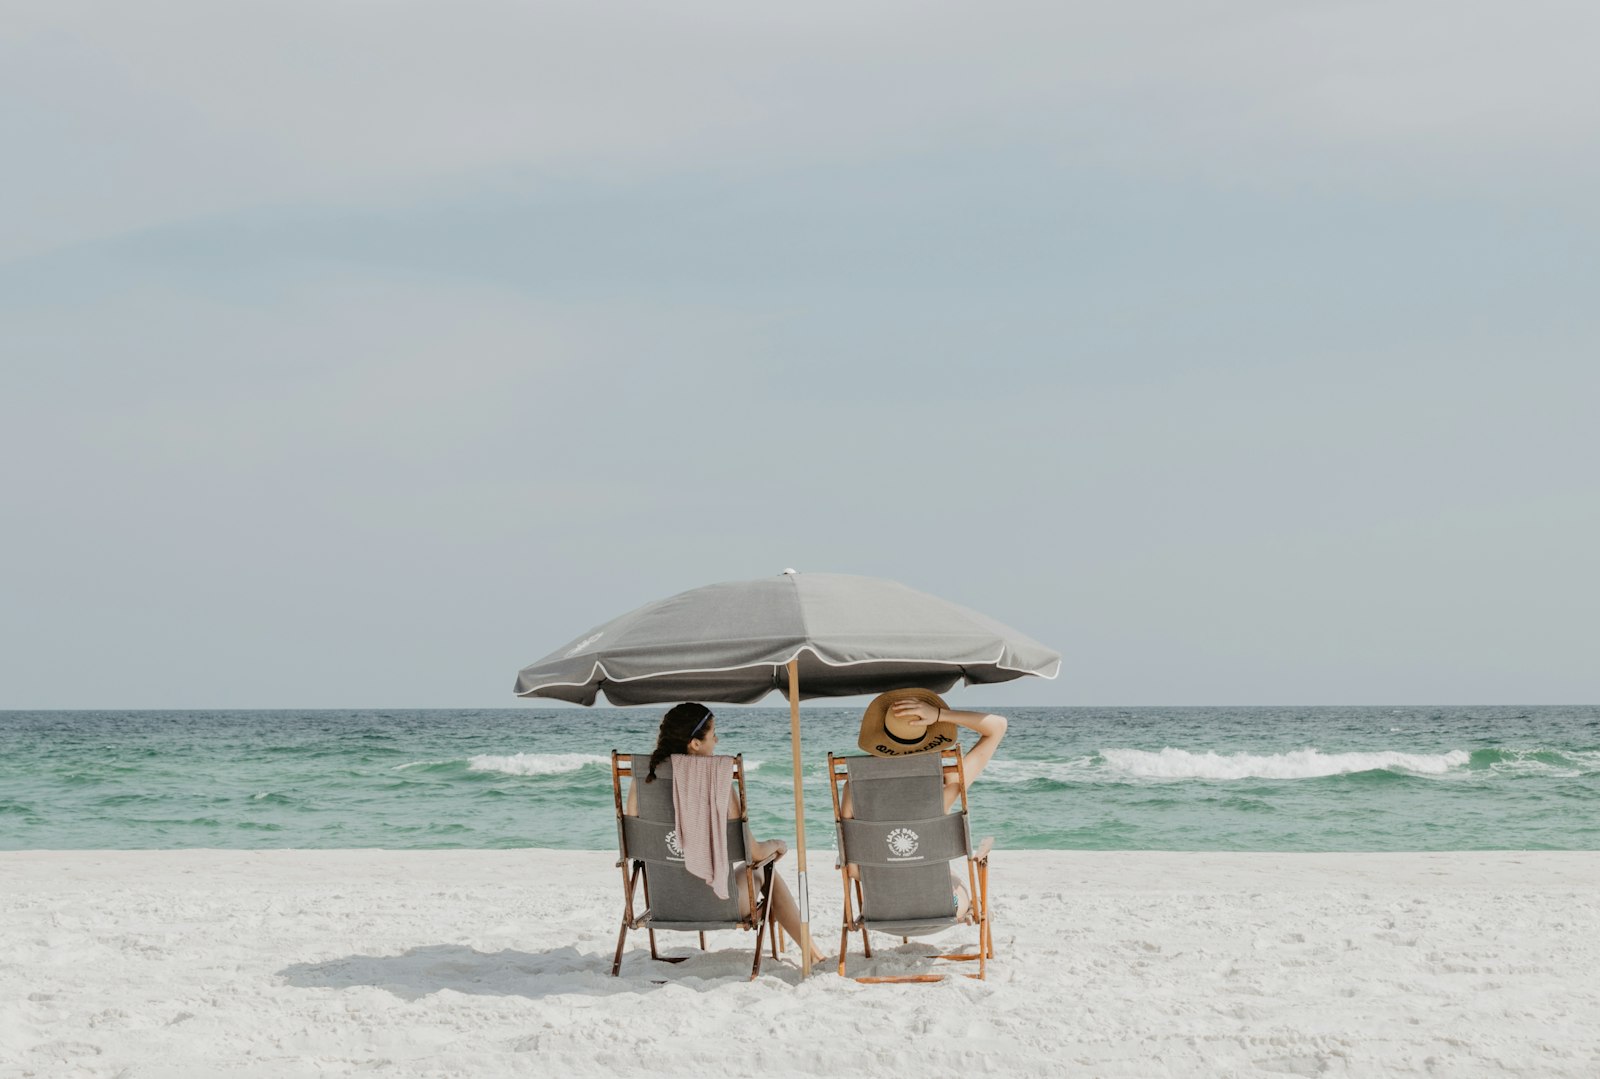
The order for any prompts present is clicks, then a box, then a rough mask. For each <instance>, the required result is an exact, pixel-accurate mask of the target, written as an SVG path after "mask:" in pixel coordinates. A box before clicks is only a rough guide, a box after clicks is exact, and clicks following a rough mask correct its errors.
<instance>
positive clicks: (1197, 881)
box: [0, 850, 1600, 1079]
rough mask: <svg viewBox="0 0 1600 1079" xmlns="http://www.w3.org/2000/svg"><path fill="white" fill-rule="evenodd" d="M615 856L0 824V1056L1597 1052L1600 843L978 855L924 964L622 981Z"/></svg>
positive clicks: (1018, 1060) (1438, 1065)
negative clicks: (979, 914) (961, 904)
mask: <svg viewBox="0 0 1600 1079" xmlns="http://www.w3.org/2000/svg"><path fill="white" fill-rule="evenodd" d="M613 860H614V858H613V856H612V855H609V854H605V853H599V852H594V853H585V852H572V851H547V850H513V851H459V852H457V851H426V852H395V851H370V850H368V851H215V850H204V851H120V852H95V851H70V852H45V851H23V852H7V853H0V1075H4V1076H7V1077H11V1076H23V1077H35V1076H37V1077H46V1076H48V1077H50V1079H66V1077H78V1076H81V1077H105V1079H112V1077H119V1079H155V1077H174V1079H176V1077H200V1076H226V1077H234V1076H239V1077H243V1076H252V1077H262V1079H269V1077H270V1079H284V1077H298V1076H340V1075H367V1074H376V1075H384V1076H416V1077H424V1076H426V1077H444V1076H477V1075H483V1076H489V1075H496V1076H498V1075H572V1076H586V1075H594V1076H602V1075H604V1076H610V1075H643V1074H669V1075H678V1074H685V1075H686V1074H692V1073H703V1074H708V1075H720V1074H730V1073H731V1074H747V1075H820V1074H836V1073H845V1072H850V1073H856V1074H872V1075H884V1076H908V1077H909V1076H926V1075H955V1074H959V1073H962V1072H964V1071H978V1072H995V1073H1015V1074H1022V1075H1042V1074H1071V1075H1086V1076H1139V1077H1147V1076H1165V1075H1181V1076H1207V1075H1351V1076H1372V1075H1442V1076H1480V1075H1481V1076H1502V1075H1525V1076H1585V1077H1591V1076H1595V1075H1600V853H1588V852H1584V853H1485V854H1480V853H1450V854H1232V853H1230V854H1193V853H1138V852H1114V853H1079V852H1071V851H1039V852H1015V851H1009V852H1000V853H998V854H997V855H996V865H995V870H994V887H995V896H996V898H995V914H996V923H995V925H996V929H995V939H996V945H997V948H998V951H999V958H998V960H997V961H996V962H995V963H993V964H992V965H991V967H990V976H989V980H988V981H987V982H984V983H980V982H975V981H970V980H967V979H964V978H955V979H952V980H948V981H945V982H943V983H940V984H937V985H861V984H857V983H856V982H854V981H847V980H842V979H840V978H839V977H837V976H836V975H835V974H834V973H833V972H832V970H831V968H823V970H822V971H821V972H820V973H818V974H816V975H815V976H814V977H812V978H811V979H810V980H809V981H807V982H805V983H804V984H798V982H799V978H798V971H797V967H796V964H795V958H794V957H795V955H796V952H795V950H794V949H792V948H791V950H790V953H789V958H788V959H787V960H786V961H785V962H782V963H771V962H770V961H769V964H768V965H767V967H766V968H765V970H764V971H763V974H762V976H761V978H760V979H758V980H757V981H755V982H749V981H747V980H746V977H745V974H746V973H747V970H748V956H749V953H748V950H747V949H748V947H749V944H750V941H751V938H750V937H749V936H748V935H746V934H742V933H738V932H730V933H722V934H714V935H713V936H712V938H711V944H712V947H713V949H714V950H713V951H711V952H709V953H706V954H696V955H695V956H694V957H693V958H692V959H690V960H689V961H688V962H686V963H683V964H680V965H676V966H674V965H668V964H658V963H653V962H651V961H650V959H649V957H648V953H647V952H646V951H645V950H644V949H645V939H644V937H643V935H642V934H638V935H634V936H631V937H630V951H629V954H628V957H627V959H626V961H625V963H624V966H623V976H622V977H620V978H615V979H614V978H611V977H609V976H608V973H607V972H608V968H609V962H610V956H611V951H612V948H613V946H614V943H615V939H616V928H617V919H618V916H619V914H620V909H621V887H620V883H619V876H618V873H617V871H616V869H615V868H614V867H613V864H612V863H613ZM785 861H786V862H787V861H792V858H791V859H786V860H785ZM811 880H812V908H813V910H812V916H813V924H814V926H815V927H816V929H817V931H818V935H819V939H820V941H821V942H822V944H823V946H824V947H825V948H826V949H827V950H829V951H830V952H831V951H832V950H834V949H835V948H836V947H837V941H838V929H837V918H838V916H839V914H838V912H839V898H838V883H837V880H838V878H837V877H836V876H835V875H834V873H833V871H832V870H831V868H830V867H829V862H828V860H827V856H826V855H825V854H824V855H821V856H817V857H814V859H813V873H812V878H811ZM968 938H970V934H967V935H966V936H965V937H960V938H959V939H958V935H957V934H954V933H952V934H950V935H948V936H947V937H946V938H944V939H947V940H949V941H950V942H951V943H959V942H960V940H964V939H968ZM663 939H664V940H667V941H668V942H669V946H670V947H672V948H674V949H675V950H676V951H677V952H678V953H679V954H682V952H683V951H684V950H685V949H686V948H687V946H688V945H689V944H690V943H691V938H689V937H685V936H676V937H666V936H664V937H663ZM882 944H883V945H884V947H883V950H882V952H881V954H880V956H879V958H877V959H875V960H873V961H872V962H870V963H868V962H865V961H863V960H861V959H860V958H859V953H857V957H856V958H855V959H854V960H853V961H852V973H856V972H858V971H859V972H867V971H869V970H871V971H875V972H879V973H882V972H889V971H909V970H924V969H927V965H926V964H924V963H923V962H922V961H920V960H918V959H916V958H914V955H915V954H916V953H918V952H920V951H921V950H922V948H921V946H920V945H916V944H914V945H912V946H911V947H903V946H901V945H900V944H899V942H898V941H894V942H890V941H888V940H884V941H882ZM966 966H967V964H961V965H960V967H966ZM944 969H957V968H956V966H955V965H951V964H946V965H945V967H944Z"/></svg>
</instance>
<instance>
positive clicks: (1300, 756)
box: [1100, 748, 1472, 779]
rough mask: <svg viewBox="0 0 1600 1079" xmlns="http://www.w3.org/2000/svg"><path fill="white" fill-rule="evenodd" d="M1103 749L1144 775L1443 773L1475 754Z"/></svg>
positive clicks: (1110, 764)
mask: <svg viewBox="0 0 1600 1079" xmlns="http://www.w3.org/2000/svg"><path fill="white" fill-rule="evenodd" d="M1100 755H1101V757H1102V758H1104V760H1105V763H1106V767H1107V768H1108V769H1110V770H1111V771H1113V772H1120V773H1122V774H1124V775H1129V776H1135V777H1137V778H1140V779H1316V778H1319V777H1322V776H1342V775H1353V774H1355V773H1358V772H1399V773H1403V774H1407V775H1419V776H1439V775H1444V774H1445V773H1446V772H1450V771H1453V770H1455V769H1458V768H1465V767H1466V766H1467V765H1468V763H1469V762H1470V761H1471V760H1472V755H1471V754H1469V753H1468V752H1467V751H1466V750H1462V749H1452V750H1450V751H1449V752H1448V753H1397V752H1394V751H1389V750H1385V751H1379V752H1368V753H1323V752H1322V751H1321V750H1317V749H1297V750H1294V751H1293V752H1291V753H1272V754H1265V755H1258V754H1254V753H1230V754H1222V753H1215V752H1207V753H1190V752H1189V751H1187V750H1183V749H1170V748H1169V749H1163V750H1161V751H1160V752H1159V753H1152V752H1149V751H1147V750H1142V749H1104V750H1101V751H1100Z"/></svg>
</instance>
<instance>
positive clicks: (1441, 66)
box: [0, 0, 1600, 255]
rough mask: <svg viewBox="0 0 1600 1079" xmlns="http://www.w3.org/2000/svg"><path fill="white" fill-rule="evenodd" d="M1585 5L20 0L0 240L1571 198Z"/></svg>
mask: <svg viewBox="0 0 1600 1079" xmlns="http://www.w3.org/2000/svg"><path fill="white" fill-rule="evenodd" d="M1597 30H1600V14H1597V13H1596V10H1595V9H1594V8H1593V7H1592V5H1587V4H1581V3H1567V2H1551V0H1544V2H1534V3H1530V4H1522V5H1517V6H1516V7H1515V8H1510V7H1506V6H1504V5H1497V4H1490V3H1473V4H1466V5H1463V4H1459V3H1444V2H1437V0H1430V2H1412V3H1403V4H1373V3H1362V4H1346V5H1338V6H1336V7H1323V8H1285V7H1283V6H1282V5H1279V4H1270V3H1260V2H1240V3H1232V4H1206V5H1193V4H1175V3H1144V4H1131V5H1116V6H1114V7H1104V6H1094V5H1054V4H1037V3H1011V4H1001V5H983V6H982V7H973V6H970V5H954V4H951V5H916V6H908V5H904V4H884V5H870V6H862V5H849V4H823V5H808V6H807V7H806V8H805V10H804V12H803V13H802V12H799V11H796V12H790V13H782V12H776V11H773V10H772V9H770V8H760V9H750V8H747V7H742V6H739V5H734V4H728V3H690V4H675V5H671V6H668V7H656V8H648V7H647V8H642V9H635V10H630V11H629V12H628V13H627V15H626V18H624V17H623V15H622V14H621V13H619V12H618V11H616V10H614V9H609V8H605V7H603V6H600V7H597V6H593V5H585V4H578V3H565V4H543V5H536V6H528V5H520V4H512V3H506V2H485V0H479V2H474V3H469V4H454V5H449V6H447V7H441V6H438V5H429V4H418V3H411V4H397V5H368V4H345V5H335V6H328V5H324V4H312V3H308V2H300V3H293V2H291V3H284V4H273V5H259V6H245V7H238V6H233V7H229V8H226V9H224V8H218V7H216V6H215V5H209V4H202V3H193V2H169V3H166V4H156V5H141V6H140V7H138V8H128V7H116V6H113V7H111V8H106V7H104V6H103V5H78V6H73V5H64V4H54V3H52V4H32V5H27V6H24V7H21V8H20V9H16V10H13V11H12V12H10V13H9V15H8V29H7V31H6V33H5V36H4V37H3V38H0V73H3V74H0V89H3V90H4V93H3V95H0V100H3V101H4V102H5V104H4V105H3V106H0V136H3V137H4V138H5V141H6V143H7V145H8V146H11V147H12V148H13V151H14V152H13V153H12V154H11V155H9V158H10V167H9V168H8V169H7V172H6V176H5V177H4V178H3V179H0V192H3V194H4V195H5V197H6V198H7V199H8V201H10V202H12V203H13V204H19V205H27V206H29V207H30V208H32V209H33V212H32V213H30V215H29V216H28V219H27V220H25V221H22V222H19V223H18V227H17V228H16V229H15V230H13V231H11V232H10V234H9V235H8V237H7V238H6V240H5V242H4V246H3V247H0V255H5V254H11V255H19V254H24V253H30V252H38V251H41V250H46V249H50V248H53V247H57V246H60V245H63V244H67V243H72V242H78V241H83V240H87V239H92V238H94V237H98V236H106V235H110V234H114V233H117V232H120V231H126V230H132V229H137V228H141V227H146V226H149V225H151V224H155V223H158V222H162V221H171V220H176V219H179V218H182V217H185V216H190V215H193V214H197V213H199V214H204V213H219V212H226V211H231V210H237V209H240V208H242V207H247V206H252V205H260V204H282V203H293V202H300V201H315V202H321V203H343V204H346V205H351V206H358V205H359V206H372V205H384V204H388V205H405V204H408V203H410V202H411V201H414V200H416V199H418V198H426V197H428V196H429V195H430V193H436V192H438V191H439V190H441V189H446V190H448V189H452V188H454V187H456V186H457V185H459V184H461V183H463V182H466V183H469V184H471V185H474V186H478V185H483V184H499V185H504V186H505V187H507V188H511V189H517V190H526V189H527V188H528V187H529V186H530V185H534V186H537V185H538V184H540V183H542V182H544V181H545V180H546V179H547V178H550V177H558V178H559V177H563V176H565V177H581V178H583V179H584V180H585V181H596V180H604V179H606V178H611V179H617V178H626V179H628V180H629V181H637V180H638V179H639V178H641V177H644V176H657V177H669V176H675V175H683V174H704V173H707V172H713V173H724V174H730V175H772V174H775V173H782V172H784V171H786V170H790V169H795V168H804V167H810V166H814V165H816V164H818V163H827V162H851V161H854V162H863V161H873V160H884V159H896V158H901V157H907V156H909V157H917V156H921V155H927V154H929V153H937V152H939V151H941V150H942V149H944V148H948V147H951V146H960V147H962V148H963V149H964V151H965V152H966V153H968V154H970V155H976V156H981V155H984V154H989V153H999V154H1006V153H1014V152H1017V151H1019V150H1021V151H1024V152H1027V153H1037V154H1051V155H1055V156H1056V157H1058V158H1059V159H1061V160H1063V161H1068V162H1071V163H1074V164H1075V165H1079V166H1089V167H1094V168H1100V169H1108V170H1112V171H1123V172H1129V173H1134V174H1140V175H1154V176H1161V177H1167V178H1171V177H1173V176H1184V177H1190V178H1193V179H1195V180H1199V181H1203V182H1205V183H1208V184H1213V185H1218V186H1223V187H1228V186H1235V187H1242V188H1245V189H1249V190H1269V191H1270V190H1280V191H1281V190H1285V189H1291V190H1292V189H1297V188H1302V187H1306V186H1311V187H1315V188H1321V189H1334V190H1343V189H1356V190H1363V191H1368V192H1379V193H1381V192H1385V191H1397V192H1401V193H1402V194H1406V193H1410V194H1414V193H1416V192H1418V191H1440V192H1445V191H1449V192H1458V193H1459V192H1475V193H1478V194H1481V195H1484V196H1486V197H1495V198H1507V197H1510V198H1529V197H1531V198H1534V199H1537V200H1548V199H1554V200H1558V201H1559V200H1568V201H1570V200H1572V199H1573V198H1574V197H1575V196H1576V195H1581V193H1583V192H1585V191H1587V190H1588V189H1589V188H1591V187H1592V185H1593V183H1594V181H1595V180H1596V179H1597V166H1600V145H1597V140H1596V137H1595V135H1594V134H1593V133H1594V132H1595V131H1597V130H1600V92H1597V91H1600V75H1597V74H1596V69H1595V67H1594V65H1593V64H1592V63H1591V62H1590V57H1589V50H1588V49H1587V45H1586V43H1587V42H1589V41H1592V40H1593V39H1594V36H1595V33H1596V31H1597Z"/></svg>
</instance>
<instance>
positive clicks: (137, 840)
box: [0, 706, 1600, 851]
mask: <svg viewBox="0 0 1600 1079" xmlns="http://www.w3.org/2000/svg"><path fill="white" fill-rule="evenodd" d="M717 711H718V730H719V733H720V735H721V743H720V748H721V749H723V750H724V751H725V752H740V753H743V754H744V756H745V759H746V763H747V766H748V767H749V768H751V769H752V771H751V773H750V792H751V802H752V809H753V814H752V815H753V824H754V827H755V830H756V832H757V833H758V834H760V835H763V836H782V835H787V836H792V835H793V825H792V820H793V795H792V788H791V783H790V774H789V773H790V756H789V740H788V711H787V709H782V708H779V709H772V708H732V707H724V708H719V709H718V710H717ZM1008 714H1009V716H1010V719H1011V727H1010V732H1009V734H1008V736H1007V738H1006V742H1005V744H1004V746H1003V747H1002V748H1001V753H1000V756H999V758H997V759H996V761H995V762H994V764H993V765H991V767H990V770H989V771H988V772H987V773H986V774H985V775H984V777H983V778H982V780H981V781H980V782H979V783H978V784H977V786H976V787H975V789H974V792H973V816H974V825H975V828H976V829H977V831H978V832H979V834H984V835H989V834H992V835H994V836H995V837H996V840H997V843H999V844H1000V845H1002V846H1004V847H1007V848H1019V847H1049V848H1067V849H1095V850H1141V849H1166V850H1277V851H1327V850H1369V851H1380V850H1479V849H1562V850H1577V849H1582V850H1594V849H1600V707H1592V706H1588V707H1570V708H1549V707H1541V708H1133V709H1096V708H1022V709H1010V710H1008ZM660 715H661V710H660V709H654V708H651V709H616V708H602V709H594V710H579V709H562V710H554V709H549V710H537V709H527V708H519V709H507V710H459V711H454V710H429V711H357V712H340V711H274V712H264V711H251V712H0V849H10V850H15V849H69V848H78V849H85V848H91V849H92V848H123V849H127V848H170V847H385V848H435V847H469V848H491V847H527V846H532V847H568V848H578V849H604V848H610V847H612V846H613V845H614V844H615V841H616V831H615V825H614V817H613V812H612V798H611V788H610V769H609V764H608V758H607V756H606V754H608V753H609V751H610V750H611V749H612V748H613V747H615V748H619V749H623V750H625V751H637V752H648V751H649V750H650V748H651V746H652V745H653V743H654V735H655V729H656V725H657V723H658V722H659V718H660ZM803 716H804V737H805V744H804V753H805V761H806V767H807V778H806V798H807V803H808V805H807V829H808V838H809V840H810V845H811V846H812V847H813V848H826V847H830V846H831V845H832V827H831V820H830V816H829V801H828V793H827V785H826V783H825V781H824V780H823V778H822V773H823V769H824V760H825V756H826V754H827V752H828V751H830V750H832V751H834V752H840V753H846V752H854V751H855V735H856V728H857V724H858V722H859V716H860V711H859V706H858V707H856V708H835V707H825V706H824V707H814V708H813V707H810V706H807V707H806V708H805V709H804V710H803ZM969 739H970V736H969Z"/></svg>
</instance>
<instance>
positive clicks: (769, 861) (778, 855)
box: [750, 850, 784, 870]
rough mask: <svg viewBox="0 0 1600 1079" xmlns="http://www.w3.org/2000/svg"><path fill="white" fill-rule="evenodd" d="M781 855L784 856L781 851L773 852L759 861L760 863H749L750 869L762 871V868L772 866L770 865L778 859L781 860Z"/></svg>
mask: <svg viewBox="0 0 1600 1079" xmlns="http://www.w3.org/2000/svg"><path fill="white" fill-rule="evenodd" d="M783 855H784V852H783V851H781V850H775V851H773V852H772V853H771V854H769V855H767V856H766V857H765V858H763V859H761V861H759V862H751V863H750V868H751V869H752V870H756V869H764V868H766V867H767V866H769V865H772V864H774V863H775V862H777V860H778V859H779V858H782V857H783Z"/></svg>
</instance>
